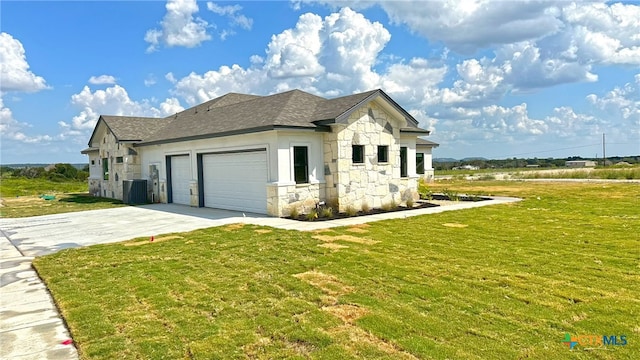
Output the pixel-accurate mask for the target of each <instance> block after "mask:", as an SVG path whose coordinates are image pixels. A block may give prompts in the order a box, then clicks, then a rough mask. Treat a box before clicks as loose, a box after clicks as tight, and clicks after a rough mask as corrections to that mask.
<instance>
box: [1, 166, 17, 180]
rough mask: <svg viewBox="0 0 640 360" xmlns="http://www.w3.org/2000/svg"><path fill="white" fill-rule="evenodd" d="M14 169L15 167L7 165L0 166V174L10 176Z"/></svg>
mask: <svg viewBox="0 0 640 360" xmlns="http://www.w3.org/2000/svg"><path fill="white" fill-rule="evenodd" d="M15 171H16V169H14V168H12V167H9V166H0V176H3V177H4V176H10V175H13V173H14V172H15Z"/></svg>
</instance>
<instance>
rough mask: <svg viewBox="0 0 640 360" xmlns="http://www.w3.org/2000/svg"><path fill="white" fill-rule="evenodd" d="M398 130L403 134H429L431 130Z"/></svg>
mask: <svg viewBox="0 0 640 360" xmlns="http://www.w3.org/2000/svg"><path fill="white" fill-rule="evenodd" d="M400 132H401V133H403V134H426V135H429V134H430V133H431V131H429V130H426V129H420V128H404V129H400Z"/></svg>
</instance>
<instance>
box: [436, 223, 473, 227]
mask: <svg viewBox="0 0 640 360" xmlns="http://www.w3.org/2000/svg"><path fill="white" fill-rule="evenodd" d="M442 226H446V227H452V228H466V227H467V226H469V225H465V224H458V223H444V224H442Z"/></svg>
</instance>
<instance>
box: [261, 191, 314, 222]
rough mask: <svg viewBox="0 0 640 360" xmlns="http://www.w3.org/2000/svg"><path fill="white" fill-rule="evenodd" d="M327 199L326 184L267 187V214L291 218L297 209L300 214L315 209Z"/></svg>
mask: <svg viewBox="0 0 640 360" xmlns="http://www.w3.org/2000/svg"><path fill="white" fill-rule="evenodd" d="M324 198H325V194H324V184H287V185H278V184H269V185H267V214H269V215H271V216H278V217H282V216H289V215H290V214H291V210H292V209H294V208H296V209H297V210H298V212H299V213H300V214H305V213H308V212H309V211H311V210H312V209H315V208H316V206H317V204H318V202H319V201H321V199H324Z"/></svg>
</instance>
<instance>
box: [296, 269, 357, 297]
mask: <svg viewBox="0 0 640 360" xmlns="http://www.w3.org/2000/svg"><path fill="white" fill-rule="evenodd" d="M293 276H295V277H296V278H298V279H300V280H303V281H305V282H307V283H309V284H311V285H313V286H315V287H317V288H319V289H320V290H322V291H323V292H325V293H326V294H328V295H332V296H338V295H343V294H347V293H349V292H351V291H352V290H353V289H352V288H351V287H350V286H347V285H345V284H343V283H342V282H340V280H338V278H336V277H335V276H333V275H328V274H324V273H321V272H319V271H313V270H312V271H307V272H304V273H300V274H295V275H293Z"/></svg>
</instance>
